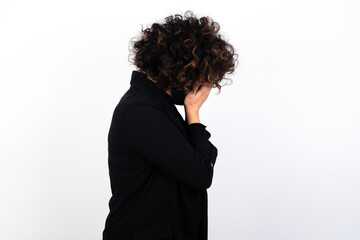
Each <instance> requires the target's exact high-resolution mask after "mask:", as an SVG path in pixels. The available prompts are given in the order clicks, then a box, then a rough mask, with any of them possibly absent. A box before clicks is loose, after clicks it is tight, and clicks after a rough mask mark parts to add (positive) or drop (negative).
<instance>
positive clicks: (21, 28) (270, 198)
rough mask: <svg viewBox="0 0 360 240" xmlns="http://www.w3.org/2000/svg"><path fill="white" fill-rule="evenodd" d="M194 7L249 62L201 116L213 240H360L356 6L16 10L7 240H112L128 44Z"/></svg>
mask: <svg viewBox="0 0 360 240" xmlns="http://www.w3.org/2000/svg"><path fill="white" fill-rule="evenodd" d="M188 9H190V10H193V12H194V13H195V14H196V15H197V16H198V17H201V16H210V17H211V18H213V19H214V20H215V21H216V22H218V23H219V24H220V26H221V28H220V33H221V34H222V35H223V37H224V38H225V39H226V40H227V41H229V42H230V43H231V44H233V46H234V47H235V50H236V52H237V53H238V54H239V65H238V68H237V70H236V73H235V74H234V75H231V76H228V77H229V78H230V79H232V84H230V83H231V82H230V80H225V79H224V82H223V83H222V84H223V85H225V84H228V85H226V86H224V87H223V89H222V91H221V93H220V94H219V95H217V94H216V93H217V89H213V90H212V92H211V93H210V96H209V98H208V100H207V101H206V102H205V104H204V105H203V107H202V109H201V111H200V119H201V122H202V123H203V124H205V125H207V126H208V127H207V130H209V131H210V132H211V134H212V136H211V138H210V140H211V141H212V143H213V144H214V145H215V146H217V148H218V150H219V155H218V158H217V162H216V165H215V169H214V171H215V172H214V179H213V184H212V186H211V188H209V189H208V194H209V212H208V215H209V240H218V239H228V240H230V239H231V240H238V239H244V240H319V239H321V240H322V239H326V240H332V239H336V240H356V239H360V227H359V226H360V207H359V202H360V191H359V190H360V163H359V160H360V152H359V151H360V126H359V123H360V82H359V80H360V73H359V65H360V47H359V42H360V34H359V23H360V17H359V11H360V5H359V2H358V1H355V0H353V1H346V0H337V1H332V0H327V1H325V0H324V1H320V0H302V1H285V0H283V1H280V0H275V1H266V0H262V1H261V0H252V1H226V0H223V1H213V2H209V1H202V2H200V1H198V2H196V1H181V2H174V3H172V2H169V1H129V2H120V1H79V0H71V1H67V0H65V1H45V0H44V1H39V0H34V1H6V0H5V1H1V3H0V79H1V86H0V111H1V118H0V121H1V124H0V134H1V135H0V141H1V142H0V144H1V151H0V158H1V162H0V164H1V165H0V186H1V198H0V212H1V214H0V225H1V230H0V239H7V240H15V239H16V240H23V239H33V240H48V239H52V240H65V239H66V240H78V239H87V240H92V239H93V240H95V239H101V234H102V230H103V227H104V223H105V218H106V216H107V214H108V200H109V199H110V196H111V195H110V194H111V193H110V182H109V176H108V166H107V133H108V130H109V126H110V120H111V116H112V113H113V110H114V108H115V106H116V104H117V103H118V101H119V100H120V98H121V96H122V95H123V94H124V93H125V91H126V90H127V89H128V88H129V86H130V76H131V72H132V70H134V69H135V67H134V66H132V65H131V64H130V62H129V61H128V54H129V41H130V39H131V38H132V37H135V36H138V34H139V33H140V30H141V24H143V26H144V28H145V27H146V26H150V25H149V24H151V23H153V22H155V21H161V20H162V19H163V18H164V17H166V16H168V15H170V14H175V13H180V14H183V13H184V12H185V11H186V10H188ZM178 109H179V111H180V112H181V113H182V114H184V112H183V108H182V107H181V106H179V107H178ZM183 116H184V115H183Z"/></svg>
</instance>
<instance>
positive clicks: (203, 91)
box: [184, 82, 212, 125]
mask: <svg viewBox="0 0 360 240" xmlns="http://www.w3.org/2000/svg"><path fill="white" fill-rule="evenodd" d="M211 89H212V88H211V87H210V86H204V85H202V86H200V83H199V82H196V83H195V84H194V87H193V91H191V92H190V93H188V94H187V95H186V97H185V101H184V106H185V114H186V119H187V123H188V125H190V124H192V123H200V117H199V111H200V107H201V106H202V105H203V103H204V102H205V101H206V99H207V98H208V96H209V93H210V91H211Z"/></svg>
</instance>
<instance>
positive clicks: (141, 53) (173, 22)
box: [130, 10, 238, 93]
mask: <svg viewBox="0 0 360 240" xmlns="http://www.w3.org/2000/svg"><path fill="white" fill-rule="evenodd" d="M219 30H220V25H219V24H218V23H217V22H214V21H213V20H212V19H211V18H209V17H201V18H200V19H197V17H196V16H194V14H193V12H192V11H191V10H188V11H186V12H185V14H184V17H183V16H182V15H180V14H175V15H174V16H172V15H170V16H168V17H166V18H165V22H164V23H153V24H152V25H151V27H150V28H146V29H145V30H143V28H142V29H141V36H140V39H138V40H136V41H130V42H131V45H132V49H130V56H131V55H134V57H133V58H132V61H130V62H131V63H133V64H134V65H135V66H136V67H137V70H138V71H140V72H142V73H145V74H146V75H149V76H150V77H151V78H152V79H154V80H155V81H156V85H157V86H158V87H159V88H161V89H164V90H167V89H169V87H174V88H175V89H177V90H183V91H185V92H186V93H188V92H190V91H192V88H193V84H194V83H195V82H196V81H200V82H201V84H203V85H209V86H212V87H214V86H215V87H217V88H218V89H219V93H220V92H221V87H222V86H221V85H220V84H219V83H220V81H221V80H222V79H223V78H224V75H225V74H231V73H233V72H234V70H235V68H236V66H235V62H237V59H238V54H236V53H234V48H233V46H232V45H231V44H229V43H227V42H226V41H224V40H223V39H222V36H221V35H220V34H219V33H218V32H219ZM226 79H228V78H226ZM230 80H231V79H230Z"/></svg>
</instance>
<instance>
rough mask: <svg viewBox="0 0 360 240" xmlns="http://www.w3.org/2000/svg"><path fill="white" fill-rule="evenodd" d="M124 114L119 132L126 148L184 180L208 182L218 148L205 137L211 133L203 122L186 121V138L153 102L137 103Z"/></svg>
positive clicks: (204, 184) (200, 185)
mask: <svg viewBox="0 0 360 240" xmlns="http://www.w3.org/2000/svg"><path fill="white" fill-rule="evenodd" d="M123 114H126V115H125V116H123V117H124V119H122V123H120V125H121V133H123V134H124V136H126V144H127V145H128V147H129V148H131V149H133V150H134V151H136V152H138V154H140V155H142V156H143V157H144V158H145V159H147V160H149V161H151V162H152V163H153V164H155V165H156V166H158V167H159V168H161V169H162V170H163V171H165V172H167V173H168V174H170V175H172V176H173V177H175V178H177V179H178V180H179V181H181V182H183V183H185V184H188V185H190V186H192V187H194V188H198V189H207V188H209V187H210V186H211V183H212V177H213V167H214V164H215V161H216V157H217V148H216V147H215V146H214V145H213V144H212V143H211V142H210V141H209V140H208V139H209V138H210V136H211V134H210V133H209V132H207V131H206V129H205V128H206V126H205V125H203V124H201V123H192V124H189V125H188V126H187V129H188V133H189V140H188V139H186V138H185V137H184V136H183V134H182V133H181V132H180V131H179V130H178V129H177V128H176V127H175V125H174V124H173V122H172V121H171V119H170V118H169V116H168V115H167V113H166V112H165V111H164V110H162V109H161V108H159V107H158V106H156V105H155V104H151V103H144V104H142V103H137V104H135V105H131V106H129V107H128V108H127V109H126V110H125V111H123Z"/></svg>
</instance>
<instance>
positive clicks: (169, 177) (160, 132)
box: [103, 11, 237, 240]
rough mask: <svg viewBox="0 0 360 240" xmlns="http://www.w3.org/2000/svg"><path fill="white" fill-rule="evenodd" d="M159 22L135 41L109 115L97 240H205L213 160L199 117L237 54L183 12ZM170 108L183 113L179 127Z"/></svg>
mask: <svg viewBox="0 0 360 240" xmlns="http://www.w3.org/2000/svg"><path fill="white" fill-rule="evenodd" d="M189 14H190V15H189ZM165 20H166V21H165V23H163V24H158V23H154V24H152V27H151V28H147V29H145V30H144V31H143V30H142V35H141V39H140V40H138V41H135V43H134V45H133V53H134V54H135V57H134V65H135V66H136V67H137V68H138V70H136V71H133V72H132V76H131V80H130V88H129V89H128V90H127V92H126V93H125V94H124V95H123V97H122V98H121V99H120V102H119V103H118V105H117V106H116V108H115V110H114V113H113V117H112V122H111V126H110V130H109V135H108V153H109V158H108V164H109V165H108V166H109V175H110V182H111V191H112V197H111V199H110V201H109V208H110V212H109V215H108V216H107V219H106V222H105V229H104V231H103V240H115V239H116V240H120V239H121V240H150V239H151V240H164V239H173V240H198V239H199V240H200V239H201V240H206V239H207V233H208V229H207V226H208V225H207V224H208V219H207V207H208V206H207V189H208V188H209V187H210V186H211V184H212V178H213V171H214V170H213V169H214V165H215V161H216V158H217V153H218V152H217V148H216V147H215V146H214V145H213V144H212V143H211V142H210V141H209V138H210V136H211V134H210V133H209V132H208V131H207V130H206V127H207V126H205V125H203V124H202V123H201V122H200V119H199V110H200V107H201V106H202V105H203V103H204V102H205V100H206V99H207V97H208V95H209V93H210V91H211V89H212V88H213V86H216V87H217V88H218V89H219V90H220V89H221V86H220V85H219V82H220V81H221V80H222V78H223V76H224V74H225V73H232V72H233V71H234V66H235V64H234V62H235V61H236V59H235V58H234V56H235V55H237V54H234V51H233V47H232V46H231V45H230V44H228V43H226V42H225V41H224V40H222V39H221V37H220V35H218V34H217V32H218V31H219V27H218V25H217V23H214V22H212V20H211V19H210V18H208V17H202V18H200V19H197V18H196V17H195V16H194V15H193V14H192V12H191V11H187V12H186V13H185V18H183V17H182V16H181V15H178V14H176V15H175V17H173V16H170V17H167V18H166V19H165ZM228 48H229V49H228ZM174 104H177V105H184V107H185V114H186V117H185V120H184V119H183V118H182V116H181V114H180V113H179V112H178V110H177V108H176V107H175V105H174Z"/></svg>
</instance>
